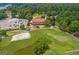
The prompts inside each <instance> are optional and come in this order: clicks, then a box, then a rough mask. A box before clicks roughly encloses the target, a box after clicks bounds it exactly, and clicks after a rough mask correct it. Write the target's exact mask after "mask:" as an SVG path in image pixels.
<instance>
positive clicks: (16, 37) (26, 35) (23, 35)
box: [11, 32, 31, 41]
mask: <svg viewBox="0 0 79 59" xmlns="http://www.w3.org/2000/svg"><path fill="white" fill-rule="evenodd" d="M30 37H31V35H30V33H29V32H26V33H21V34H17V35H14V36H12V40H11V41H17V40H23V39H29V38H30Z"/></svg>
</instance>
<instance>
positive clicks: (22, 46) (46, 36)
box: [0, 27, 79, 55]
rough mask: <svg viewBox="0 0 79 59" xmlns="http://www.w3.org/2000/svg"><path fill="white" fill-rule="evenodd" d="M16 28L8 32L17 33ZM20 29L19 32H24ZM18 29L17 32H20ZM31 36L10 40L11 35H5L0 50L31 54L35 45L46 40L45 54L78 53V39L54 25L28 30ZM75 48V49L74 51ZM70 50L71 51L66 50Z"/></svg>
mask: <svg viewBox="0 0 79 59" xmlns="http://www.w3.org/2000/svg"><path fill="white" fill-rule="evenodd" d="M16 31H17V30H15V31H14V32H13V31H9V32H8V33H9V34H13V35H14V34H17V33H18V31H17V32H16ZM24 31H25V30H22V31H21V32H24ZM21 32H20V31H19V33H21ZM30 34H31V38H30V39H24V40H18V41H13V42H11V36H12V35H9V37H6V38H5V39H4V40H3V41H2V42H1V43H0V45H1V46H0V51H1V52H4V53H7V54H16V55H17V54H18V55H33V54H35V53H34V49H35V46H38V47H39V46H40V44H42V43H43V42H46V43H47V44H48V46H49V49H47V50H45V52H44V53H43V54H45V55H46V54H47V55H51V54H52V55H53V54H54V55H62V54H64V55H65V54H79V53H78V50H79V40H78V39H77V38H75V37H73V36H71V35H69V34H67V33H65V32H62V31H61V30H59V28H57V27H55V28H53V29H39V30H32V31H30ZM75 50H77V51H75ZM68 51H71V52H68Z"/></svg>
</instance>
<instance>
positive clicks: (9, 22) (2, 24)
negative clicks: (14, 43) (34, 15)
mask: <svg viewBox="0 0 79 59" xmlns="http://www.w3.org/2000/svg"><path fill="white" fill-rule="evenodd" d="M27 23H28V20H26V19H19V18H7V19H5V20H0V29H16V28H19V27H20V26H21V25H24V26H25V27H27Z"/></svg>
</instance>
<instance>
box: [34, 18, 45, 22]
mask: <svg viewBox="0 0 79 59" xmlns="http://www.w3.org/2000/svg"><path fill="white" fill-rule="evenodd" d="M45 21H46V19H45V18H33V19H32V22H45Z"/></svg>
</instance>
